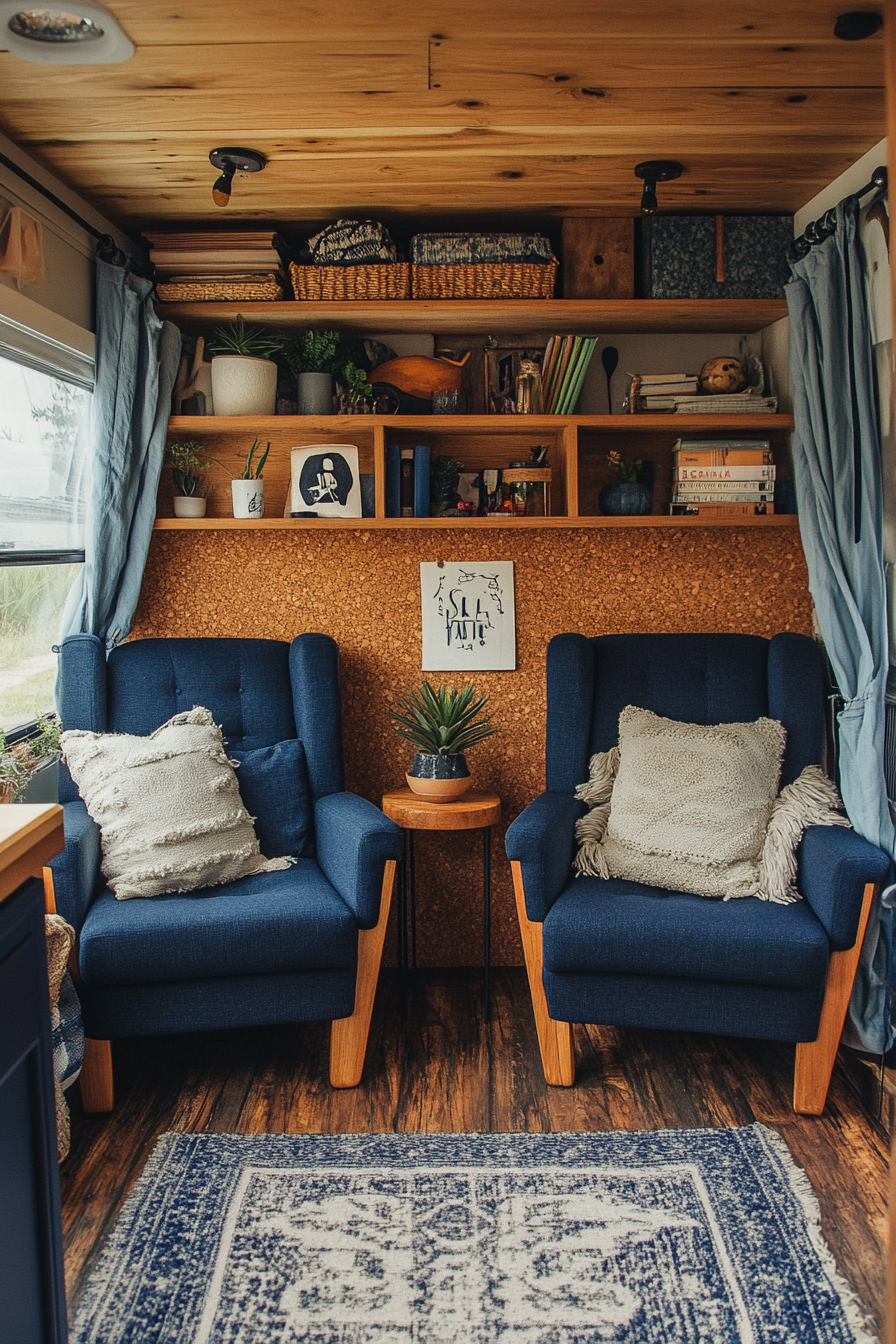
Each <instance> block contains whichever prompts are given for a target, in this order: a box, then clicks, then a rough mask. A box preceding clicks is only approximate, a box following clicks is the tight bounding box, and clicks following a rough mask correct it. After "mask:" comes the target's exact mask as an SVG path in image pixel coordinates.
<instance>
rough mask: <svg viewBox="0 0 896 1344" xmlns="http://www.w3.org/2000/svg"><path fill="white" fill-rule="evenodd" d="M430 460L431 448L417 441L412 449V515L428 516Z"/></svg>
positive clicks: (417, 516)
mask: <svg viewBox="0 0 896 1344" xmlns="http://www.w3.org/2000/svg"><path fill="white" fill-rule="evenodd" d="M431 461H432V448H430V446H429V444H428V443H418V444H417V446H416V448H415V449H414V517H415V518H428V517H429V469H430V464H431Z"/></svg>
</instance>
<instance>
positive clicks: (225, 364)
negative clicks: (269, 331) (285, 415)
mask: <svg viewBox="0 0 896 1344" xmlns="http://www.w3.org/2000/svg"><path fill="white" fill-rule="evenodd" d="M212 402H213V404H214V407H215V415H273V414H274V411H275V410H276V407H277V365H276V364H275V363H274V361H273V360H271V359H253V358H251V357H250V356H249V355H215V357H214V359H213V360H212Z"/></svg>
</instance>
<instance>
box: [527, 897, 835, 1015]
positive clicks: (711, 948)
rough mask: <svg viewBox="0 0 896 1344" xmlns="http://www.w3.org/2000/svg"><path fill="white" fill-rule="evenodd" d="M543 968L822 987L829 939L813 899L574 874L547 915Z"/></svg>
mask: <svg viewBox="0 0 896 1344" xmlns="http://www.w3.org/2000/svg"><path fill="white" fill-rule="evenodd" d="M543 928H544V965H545V970H546V971H549V972H551V973H552V974H555V975H564V974H576V973H580V972H591V973H598V974H633V975H642V976H674V977H677V978H679V979H681V978H683V979H686V980H706V981H726V982H728V983H732V982H733V983H736V984H746V985H769V986H780V987H786V988H789V989H806V990H809V989H817V988H818V987H819V986H823V985H824V981H825V976H826V975H827V967H828V957H829V945H828V939H827V936H826V934H825V931H824V929H823V928H822V926H821V924H820V923H819V921H818V920H817V919H816V917H815V915H814V914H813V913H812V910H811V908H810V907H809V905H808V903H807V902H806V901H797V902H795V903H794V904H793V905H772V904H770V903H769V902H768V901H760V900H757V899H756V898H755V897H746V898H744V899H742V900H736V901H711V900H707V899H706V897H704V896H694V895H690V894H687V893H681V892H668V891H662V890H660V889H659V888H658V887H649V886H645V885H643V884H642V883H640V882H629V881H625V880H623V879H621V878H611V879H610V880H609V881H603V880H601V879H600V878H593V877H580V878H575V879H572V880H571V881H570V882H569V883H568V884H567V886H566V887H565V888H564V890H563V892H562V893H561V894H560V896H559V897H558V899H557V900H556V901H555V903H554V905H553V906H552V907H551V909H550V911H549V912H548V915H547V917H546V919H545V921H544V926H543Z"/></svg>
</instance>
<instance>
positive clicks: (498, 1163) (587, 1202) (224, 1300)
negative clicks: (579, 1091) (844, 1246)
mask: <svg viewBox="0 0 896 1344" xmlns="http://www.w3.org/2000/svg"><path fill="white" fill-rule="evenodd" d="M862 1319H863V1318H862V1313H861V1310H860V1309H859V1307H858V1306H857V1304H856V1303H855V1301H854V1299H853V1298H852V1296H851V1294H850V1292H849V1290H848V1288H847V1287H846V1285H845V1283H844V1282H843V1280H842V1279H841V1278H840V1276H839V1274H838V1273H837V1270H836V1269H835V1267H834V1262H833V1259H832V1257H831V1254H830V1252H829V1250H828V1249H827V1247H826V1246H825V1244H824V1242H823V1241H822V1239H821V1235H820V1232H819V1223H818V1209H817V1205H816V1202H815V1197H814V1195H813V1193H812V1190H811V1188H810V1186H809V1183H808V1181H807V1179H806V1177H805V1176H804V1175H803V1173H802V1172H801V1171H799V1170H798V1168H796V1167H795V1166H794V1164H793V1162H792V1161H791V1158H790V1156H789V1153H788V1150H787V1148H786V1146H785V1144H784V1142H783V1140H781V1139H780V1138H778V1136H777V1135H776V1134H774V1133H772V1131H771V1130H768V1129H765V1128H764V1127H763V1126H762V1125H753V1126H751V1127H749V1128H747V1129H727V1130H726V1129H703V1130H670V1131H659V1132H656V1133H640V1134H625V1133H614V1134H593V1133H589V1134H581V1133H576V1134H419V1135H418V1134H413V1135H411V1134H407V1135H404V1134H399V1135H392V1134H387V1135H379V1134H353V1135H339V1136H318V1135H301V1136H291V1135H284V1136H278V1135H260V1136H254V1137H253V1136H242V1135H216V1134H204V1135H203V1134H201V1135H187V1134H166V1135H164V1136H163V1137H162V1138H161V1139H160V1140H159V1142H158V1144H157V1145H156V1148H155V1150H154V1152H153V1154H152V1157H151V1158H150V1160H149V1162H148V1163H147V1166H146V1170H145V1171H144V1174H143V1176H142V1177H141V1178H140V1180H139V1181H138V1183H137V1185H136V1186H135V1188H134V1191H133V1193H132V1194H131V1196H130V1197H129V1199H128V1201H127V1203H126V1204H125V1207H124V1209H123V1211H122V1213H121V1216H120V1218H119V1220H118V1223H117V1225H116V1227H115V1230H114V1232H113V1233H112V1236H111V1238H110V1240H109V1242H108V1244H107V1246H106V1248H105V1250H104V1252H103V1255H102V1257H101V1260H100V1263H99V1265H98V1267H97V1269H96V1271H95V1272H94V1274H93V1276H92V1278H91V1280H90V1282H89V1284H88V1287H87V1290H86V1292H85V1295H84V1297H83V1299H82V1302H81V1306H80V1310H79V1311H78V1314H77V1318H76V1320H75V1322H74V1326H73V1330H72V1341H73V1344H125V1342H127V1344H300V1341H301V1344H392V1342H393V1341H394V1342H395V1344H399V1341H401V1342H402V1344H404V1342H405V1341H407V1342H408V1344H411V1342H413V1344H448V1342H449V1341H451V1342H452V1344H453V1342H454V1341H464V1344H467V1342H468V1341H469V1342H470V1344H491V1341H507V1344H597V1341H604V1340H613V1341H624V1342H625V1344H698V1342H699V1344H716V1342H718V1344H791V1342H792V1344H814V1342H815V1341H824V1344H835V1342H836V1344H841V1341H843V1342H844V1344H846V1341H849V1342H850V1344H855V1342H856V1341H862V1344H869V1341H871V1340H872V1336H871V1335H870V1334H867V1333H865V1330H864V1328H863V1325H862Z"/></svg>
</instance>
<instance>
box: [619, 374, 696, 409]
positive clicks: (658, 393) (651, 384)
mask: <svg viewBox="0 0 896 1344" xmlns="http://www.w3.org/2000/svg"><path fill="white" fill-rule="evenodd" d="M697 387H698V378H697V375H696V373H636V374H633V375H632V384H631V390H630V392H629V397H630V399H631V400H630V404H631V409H632V410H633V411H643V412H644V413H645V414H648V415H649V414H653V413H654V412H656V411H674V410H677V408H678V403H679V402H680V401H686V400H690V399H691V398H693V397H696V395H697Z"/></svg>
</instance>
